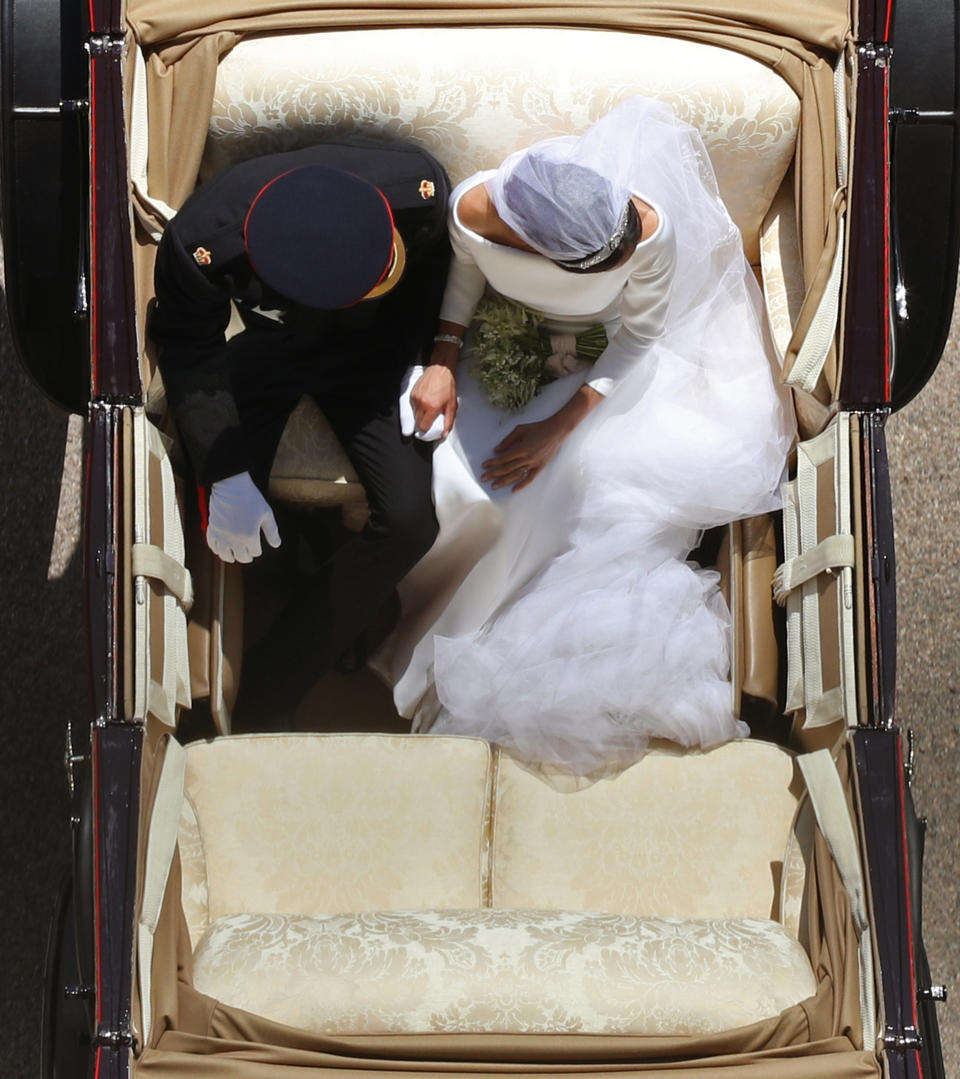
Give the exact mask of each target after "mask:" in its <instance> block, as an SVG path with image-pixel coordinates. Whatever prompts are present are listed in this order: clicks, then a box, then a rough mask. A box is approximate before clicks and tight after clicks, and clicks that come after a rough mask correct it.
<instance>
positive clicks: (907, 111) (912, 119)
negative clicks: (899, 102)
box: [887, 107, 957, 127]
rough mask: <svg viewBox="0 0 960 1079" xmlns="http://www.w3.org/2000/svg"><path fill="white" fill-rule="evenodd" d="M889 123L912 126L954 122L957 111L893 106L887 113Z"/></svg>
mask: <svg viewBox="0 0 960 1079" xmlns="http://www.w3.org/2000/svg"><path fill="white" fill-rule="evenodd" d="M887 115H888V116H889V118H890V123H891V124H903V125H904V126H905V127H914V126H915V125H917V124H955V123H956V122H957V113H956V112H955V111H954V110H952V109H914V108H909V107H908V108H895V109H891V110H890V112H889V113H888V114H887Z"/></svg>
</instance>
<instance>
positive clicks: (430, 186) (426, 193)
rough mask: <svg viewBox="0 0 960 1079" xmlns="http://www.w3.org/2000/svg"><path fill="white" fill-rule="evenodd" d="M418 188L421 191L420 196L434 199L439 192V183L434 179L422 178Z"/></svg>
mask: <svg viewBox="0 0 960 1079" xmlns="http://www.w3.org/2000/svg"><path fill="white" fill-rule="evenodd" d="M418 190H419V191H420V198H422V199H432V198H433V196H434V195H435V194H436V193H437V185H436V184H435V183H434V182H433V181H432V180H421V181H420V187H419V188H418Z"/></svg>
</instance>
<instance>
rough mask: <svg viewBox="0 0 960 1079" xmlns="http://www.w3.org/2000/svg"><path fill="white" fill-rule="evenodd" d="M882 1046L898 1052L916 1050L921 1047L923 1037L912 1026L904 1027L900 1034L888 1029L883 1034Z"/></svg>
mask: <svg viewBox="0 0 960 1079" xmlns="http://www.w3.org/2000/svg"><path fill="white" fill-rule="evenodd" d="M883 1044H884V1048H886V1049H892V1050H894V1051H895V1052H898V1053H909V1052H918V1051H919V1050H920V1049H922V1048H923V1038H921V1037H920V1034H919V1032H918V1031H917V1030H915V1029H914V1028H913V1027H906V1028H904V1030H903V1032H902V1033H900V1034H895V1033H894V1032H893V1031H888V1032H887V1033H886V1034H884V1036H883Z"/></svg>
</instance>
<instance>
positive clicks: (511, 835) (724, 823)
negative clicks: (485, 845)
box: [491, 741, 798, 918]
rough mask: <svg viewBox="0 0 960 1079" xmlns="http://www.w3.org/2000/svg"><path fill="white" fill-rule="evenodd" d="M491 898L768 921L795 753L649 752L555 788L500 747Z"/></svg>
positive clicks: (776, 900) (788, 821) (788, 822)
mask: <svg viewBox="0 0 960 1079" xmlns="http://www.w3.org/2000/svg"><path fill="white" fill-rule="evenodd" d="M494 790H495V798H494V835H493V847H492V856H491V864H492V867H493V868H492V904H491V905H492V906H495V907H548V908H556V907H562V908H563V909H571V910H597V911H605V912H608V913H613V914H637V915H643V916H647V917H664V918H674V917H680V918H727V917H730V918H744V917H749V918H771V917H776V916H777V915H778V913H779V909H780V885H781V878H782V870H783V861H784V854H785V851H786V849H787V844H788V841H789V838H790V835H791V828H792V824H793V820H794V817H795V815H796V811H797V804H798V797H797V790H798V784H797V783H796V781H795V774H794V763H793V757H792V755H791V754H790V753H788V752H787V751H786V750H783V749H781V748H780V747H779V746H775V745H771V744H770V743H767V742H757V741H740V742H729V743H727V744H726V745H723V746H719V747H718V748H716V749H712V750H709V751H708V752H695V751H684V750H682V749H680V748H679V747H676V748H674V749H656V750H652V751H651V752H649V753H648V754H647V755H646V756H645V757H644V758H643V759H642V760H640V761H639V762H638V763H637V764H635V765H634V766H633V767H631V768H628V769H627V770H626V771H624V772H622V773H620V774H619V775H617V776H615V777H613V778H611V779H606V780H601V781H600V782H598V783H594V784H593V785H592V786H590V787H587V788H585V789H584V790H579V791H575V792H573V793H569V792H563V791H560V790H557V789H555V788H554V787H552V786H550V785H549V784H547V783H545V782H543V780H541V779H539V778H538V777H537V776H535V775H532V774H531V773H530V772H528V771H526V770H524V769H523V768H521V767H520V766H519V765H518V764H517V763H516V762H515V761H513V760H511V759H510V758H509V757H507V756H506V755H501V757H500V763H499V769H498V776H497V780H496V786H495V788H494Z"/></svg>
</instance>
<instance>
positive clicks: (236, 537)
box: [207, 472, 280, 562]
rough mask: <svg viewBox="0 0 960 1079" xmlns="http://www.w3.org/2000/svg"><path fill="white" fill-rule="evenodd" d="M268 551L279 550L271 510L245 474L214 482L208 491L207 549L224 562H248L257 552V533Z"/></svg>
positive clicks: (258, 542) (277, 530) (276, 529)
mask: <svg viewBox="0 0 960 1079" xmlns="http://www.w3.org/2000/svg"><path fill="white" fill-rule="evenodd" d="M261 529H262V530H263V534H264V536H265V538H266V541H267V543H269V544H270V546H271V547H279V546H280V531H279V529H278V528H277V522H276V520H275V519H274V516H273V510H271V509H270V507H269V506H268V505H267V500H266V499H265V498H264V497H263V495H262V494H260V492H259V490H258V489H257V485H256V484H255V483H254V482H253V480H252V479H251V478H250V473H249V472H239V473H238V474H237V475H236V476H228V477H227V478H226V479H225V480H217V482H216V483H214V485H213V486H212V487H211V488H210V505H209V509H208V512H207V546H208V547H209V548H210V550H211V551H213V553H214V554H215V555H216V556H217V557H218V558H222V559H223V561H224V562H252V561H253V560H254V559H255V558H256V557H257V555H259V554H260V552H261V547H260V531H261Z"/></svg>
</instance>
